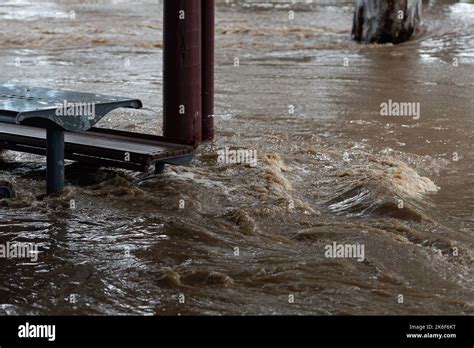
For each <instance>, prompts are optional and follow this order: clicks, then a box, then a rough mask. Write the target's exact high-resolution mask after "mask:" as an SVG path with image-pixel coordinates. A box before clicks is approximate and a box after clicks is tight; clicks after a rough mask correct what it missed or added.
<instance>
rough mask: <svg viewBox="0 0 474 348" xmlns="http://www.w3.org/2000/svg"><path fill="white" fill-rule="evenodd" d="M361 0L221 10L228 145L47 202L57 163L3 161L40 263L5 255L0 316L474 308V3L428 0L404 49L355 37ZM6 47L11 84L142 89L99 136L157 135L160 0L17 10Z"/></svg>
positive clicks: (9, 21)
mask: <svg viewBox="0 0 474 348" xmlns="http://www.w3.org/2000/svg"><path fill="white" fill-rule="evenodd" d="M353 4H354V2H353V1H345V0H340V1H339V0H338V1H336V0H334V1H330V0H326V1H293V2H291V1H287V2H282V1H279V2H275V1H273V2H265V1H258V2H257V1H219V4H218V8H217V18H218V23H217V29H216V30H217V52H216V54H217V67H216V116H215V119H216V128H217V134H216V140H215V142H213V143H208V144H205V145H203V146H201V147H200V148H199V150H198V153H197V155H196V157H195V159H194V160H193V162H192V163H191V165H190V166H187V167H169V168H167V170H166V172H165V173H164V174H163V175H161V176H159V177H148V176H149V174H150V173H148V174H147V173H145V174H143V173H135V172H130V171H121V170H115V169H106V168H104V169H100V170H91V169H88V168H85V167H84V166H81V165H78V164H72V163H71V164H70V165H69V166H68V167H67V170H66V176H67V182H68V188H67V189H66V190H65V191H64V192H63V193H62V194H61V195H59V196H56V197H51V198H44V197H42V194H43V193H44V191H45V181H44V177H45V163H44V158H41V157H36V156H33V155H28V154H20V153H14V152H10V151H6V152H4V153H3V155H2V158H3V160H2V162H0V179H3V180H8V181H10V182H12V183H13V184H14V186H15V188H16V189H17V191H18V194H19V197H18V198H17V199H15V200H8V201H7V200H2V201H0V218H1V219H0V244H6V243H7V242H11V243H13V242H28V243H36V245H37V246H38V251H39V254H38V258H37V260H36V261H35V260H30V259H15V258H9V259H0V265H1V267H0V314H4V315H16V314H34V315H36V314H46V315H49V314H74V315H75V314H140V315H177V314H182V315H189V314H192V315H195V314H206V315H219V314H224V315H227V314H239V315H240V314H304V315H308V314H315V315H334V314H350V315H355V314H474V271H473V257H474V219H473V215H474V214H473V212H474V203H473V197H474V174H473V173H474V171H473V169H474V165H473V163H474V162H473V157H474V146H473V144H474V143H473V135H474V118H473V111H474V101H473V95H474V93H473V91H474V4H473V3H468V2H466V1H454V0H432V1H424V3H423V5H424V8H423V12H424V15H423V17H424V30H423V32H422V33H420V34H419V35H418V36H417V37H416V38H415V39H413V40H412V41H410V42H407V43H404V44H401V45H397V46H394V45H391V44H388V45H369V46H366V45H360V44H357V43H355V42H352V41H351V39H350V32H351V26H352V16H353V9H354V7H353ZM290 10H294V19H289V11H290ZM0 48H1V49H0V66H1V72H2V80H3V81H5V82H10V83H16V84H21V85H32V86H46V87H51V88H64V89H70V90H77V91H83V92H89V91H95V92H97V93H103V94H111V95H122V96H130V97H136V98H140V99H141V100H142V101H143V103H144V105H145V109H144V110H139V111H133V112H132V111H130V110H117V111H114V112H113V113H111V114H110V115H109V116H107V117H106V118H105V119H104V120H103V121H101V124H100V126H102V127H108V128H115V129H124V130H128V131H133V132H143V133H151V134H161V123H162V95H161V89H162V3H161V2H159V1H143V2H140V1H129V0H127V1H117V0H110V1H92V0H91V1H67V2H66V1H59V0H58V1H30V0H18V1H16V0H6V1H3V2H2V5H1V7H0ZM236 58H238V60H237V59H236ZM237 63H238V64H237ZM389 100H392V101H393V102H404V103H408V102H409V103H419V104H418V105H419V106H420V113H419V115H418V116H419V117H407V116H403V117H402V116H399V117H394V116H381V103H385V102H388V101H389ZM225 147H229V148H230V149H248V150H256V151H257V154H258V163H257V165H256V166H254V167H252V166H249V165H245V164H232V163H220V162H219V161H218V160H217V159H218V151H219V150H220V149H222V148H225ZM71 200H74V201H75V204H76V207H75V209H70V206H69V204H70V201H71ZM334 242H336V243H338V244H353V245H357V244H358V245H362V246H364V248H365V257H364V259H363V261H361V262H359V261H358V260H357V259H354V258H328V257H326V255H325V250H326V246H327V245H332V244H333V243H334ZM400 295H403V303H400V302H402V301H400V299H401V297H400ZM292 299H294V301H292ZM183 300H184V301H183ZM182 302H184V303H182Z"/></svg>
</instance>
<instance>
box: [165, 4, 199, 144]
mask: <svg viewBox="0 0 474 348" xmlns="http://www.w3.org/2000/svg"><path fill="white" fill-rule="evenodd" d="M163 12H164V21H163V23H164V28H163V36H164V39H163V61H164V62H163V70H164V71H163V133H164V136H165V137H169V138H175V139H181V140H187V141H192V142H193V143H194V145H198V144H199V143H201V138H202V117H201V115H202V104H201V103H202V101H201V83H202V76H201V59H202V56H201V55H202V52H201V46H202V45H201V40H202V38H201V24H202V23H201V0H164V11H163Z"/></svg>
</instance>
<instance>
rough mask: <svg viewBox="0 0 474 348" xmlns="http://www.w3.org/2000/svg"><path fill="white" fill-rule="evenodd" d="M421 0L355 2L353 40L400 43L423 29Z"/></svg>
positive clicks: (364, 0)
mask: <svg viewBox="0 0 474 348" xmlns="http://www.w3.org/2000/svg"><path fill="white" fill-rule="evenodd" d="M421 3H422V0H356V6H355V12H354V25H353V27H352V38H353V39H354V40H356V41H362V42H365V43H387V42H392V43H401V42H404V41H407V40H409V39H410V38H411V37H412V35H413V34H414V33H416V32H417V31H419V30H420V26H421Z"/></svg>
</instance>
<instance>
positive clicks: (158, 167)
mask: <svg viewBox="0 0 474 348" xmlns="http://www.w3.org/2000/svg"><path fill="white" fill-rule="evenodd" d="M165 166H166V164H164V163H162V162H158V163H157V164H155V174H163V172H164V171H165Z"/></svg>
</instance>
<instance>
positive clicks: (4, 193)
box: [0, 180, 16, 199]
mask: <svg viewBox="0 0 474 348" xmlns="http://www.w3.org/2000/svg"><path fill="white" fill-rule="evenodd" d="M15 197H16V193H15V190H14V188H13V185H12V184H10V183H9V182H8V181H1V180H0V199H4V198H7V199H8V198H15Z"/></svg>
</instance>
